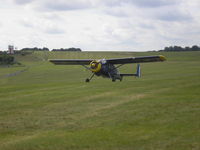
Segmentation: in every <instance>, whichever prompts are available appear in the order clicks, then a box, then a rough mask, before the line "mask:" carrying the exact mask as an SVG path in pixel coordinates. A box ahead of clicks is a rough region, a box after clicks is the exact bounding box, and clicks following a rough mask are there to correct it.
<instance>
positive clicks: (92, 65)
mask: <svg viewBox="0 0 200 150" xmlns="http://www.w3.org/2000/svg"><path fill="white" fill-rule="evenodd" d="M165 60H166V58H165V57H164V56H162V55H158V56H144V57H130V58H114V59H100V60H93V59H50V60H49V61H50V62H52V63H54V64H55V65H82V66H83V67H85V68H86V69H88V70H90V71H91V72H92V75H91V76H90V77H89V78H87V79H86V80H85V82H90V80H91V79H92V78H93V77H94V75H97V76H102V77H107V78H110V79H112V81H113V82H115V81H116V80H117V79H118V80H120V81H122V78H123V77H124V76H135V77H140V76H141V71H140V64H139V63H147V62H159V61H165ZM130 63H138V65H137V71H136V73H135V74H123V73H122V74H121V73H119V71H118V68H119V67H121V66H123V65H124V64H130Z"/></svg>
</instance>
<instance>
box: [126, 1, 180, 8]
mask: <svg viewBox="0 0 200 150" xmlns="http://www.w3.org/2000/svg"><path fill="white" fill-rule="evenodd" d="M126 1H127V2H128V3H132V4H134V5H136V6H139V7H162V6H167V5H174V4H176V3H177V0H126Z"/></svg>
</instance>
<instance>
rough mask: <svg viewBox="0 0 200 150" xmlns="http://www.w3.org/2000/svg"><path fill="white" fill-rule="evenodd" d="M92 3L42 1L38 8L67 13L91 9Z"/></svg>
mask: <svg viewBox="0 0 200 150" xmlns="http://www.w3.org/2000/svg"><path fill="white" fill-rule="evenodd" d="M91 5H92V3H91V2H90V1H88V0H73V1H72V0H67V1H66V0H57V1H56V2H55V1H54V0H44V1H42V2H41V5H40V8H41V9H43V10H54V11H69V10H78V9H86V8H89V7H91Z"/></svg>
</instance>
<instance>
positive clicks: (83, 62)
mask: <svg viewBox="0 0 200 150" xmlns="http://www.w3.org/2000/svg"><path fill="white" fill-rule="evenodd" d="M49 61H50V62H52V63H54V64H55V65H89V64H90V62H91V61H93V60H92V59H50V60H49Z"/></svg>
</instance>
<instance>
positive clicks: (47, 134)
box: [0, 52, 200, 150]
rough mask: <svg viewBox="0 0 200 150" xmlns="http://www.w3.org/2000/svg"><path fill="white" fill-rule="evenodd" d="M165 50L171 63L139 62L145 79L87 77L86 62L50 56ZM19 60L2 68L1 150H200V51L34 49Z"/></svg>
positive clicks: (112, 55) (116, 55)
mask: <svg viewBox="0 0 200 150" xmlns="http://www.w3.org/2000/svg"><path fill="white" fill-rule="evenodd" d="M160 54H162V55H164V56H166V57H167V61H166V62H161V63H145V64H141V67H142V78H135V77H127V78H124V80H123V82H114V83H113V82H112V81H111V80H110V79H103V78H101V77H94V79H93V80H92V81H91V82H90V83H85V82H84V81H85V79H86V78H87V77H88V76H90V72H88V71H86V70H85V68H83V67H82V66H55V65H53V64H51V63H49V62H48V61H46V60H47V59H52V58H68V59H72V58H76V59H78V58H83V59H87V58H95V59H98V58H119V57H134V56H146V55H160ZM16 59H17V61H20V62H21V63H22V64H23V65H22V66H15V67H5V66H4V67H0V149H2V150H23V149H24V150H66V149H74V150H76V149H84V150H86V149H87V150H132V149H136V150H155V149H165V150H188V149H191V150H198V149H200V119H199V116H200V92H199V91H200V53H199V52H168V53H166V52H165V53H164V52H162V53H159V52H145V53H131V52H126V53H122V52H51V53H49V52H36V53H33V54H31V55H27V56H17V57H16ZM24 69H27V70H26V71H25V72H21V73H19V74H16V75H13V76H9V75H10V74H15V73H16V72H19V71H20V70H24ZM135 70H136V65H132V64H131V65H125V66H123V67H122V68H121V69H120V71H121V72H123V73H133V72H135Z"/></svg>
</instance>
